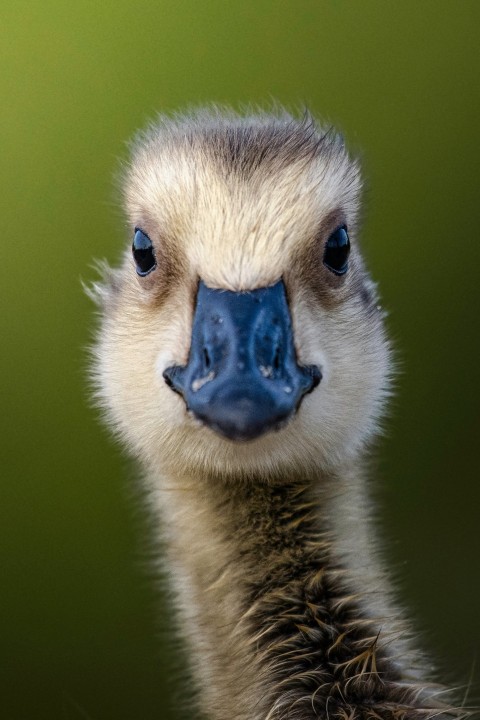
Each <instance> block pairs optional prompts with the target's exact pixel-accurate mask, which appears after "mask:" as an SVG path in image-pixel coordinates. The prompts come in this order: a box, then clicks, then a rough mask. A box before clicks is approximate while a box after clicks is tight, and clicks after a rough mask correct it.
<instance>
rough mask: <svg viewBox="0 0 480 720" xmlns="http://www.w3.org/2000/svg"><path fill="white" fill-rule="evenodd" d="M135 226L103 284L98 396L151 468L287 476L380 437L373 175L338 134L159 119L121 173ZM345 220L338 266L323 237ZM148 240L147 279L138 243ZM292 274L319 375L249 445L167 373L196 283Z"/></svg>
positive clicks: (309, 125) (187, 332)
mask: <svg viewBox="0 0 480 720" xmlns="http://www.w3.org/2000/svg"><path fill="white" fill-rule="evenodd" d="M123 187H124V200H125V206H126V212H127V217H128V224H129V233H128V235H129V237H128V241H127V243H126V248H125V253H124V258H123V262H122V264H121V267H120V268H119V269H116V270H112V271H109V272H107V273H106V277H105V279H104V282H103V283H99V284H97V285H95V286H94V292H95V295H96V297H97V299H98V300H99V302H100V305H101V308H102V323H101V328H100V331H99V333H98V341H97V344H96V348H95V365H94V376H95V381H96V388H97V397H98V399H99V401H100V403H101V404H102V406H103V407H104V408H106V410H107V411H108V416H109V419H110V421H111V422H112V424H113V426H114V428H115V430H116V431H117V432H118V433H119V434H120V436H121V437H122V439H123V440H124V441H126V443H127V444H128V446H129V448H130V449H131V450H132V451H133V453H134V454H135V455H137V456H138V457H139V458H140V459H141V460H142V461H143V463H144V464H145V465H146V466H147V467H157V468H158V467H161V468H165V469H168V468H170V469H172V468H175V471H176V472H184V473H187V474H192V473H198V472H205V473H207V474H208V473H209V474H222V475H229V474H231V475H237V476H238V475H243V476H252V475H255V476H261V477H275V476H278V475H279V474H283V473H284V472H293V471H295V472H296V473H298V472H299V471H300V472H309V471H311V470H312V469H313V468H317V470H318V468H320V469H321V468H329V469H332V468H335V466H337V465H338V464H340V463H343V462H344V461H348V460H349V459H353V458H354V457H355V456H356V455H357V454H358V453H359V451H361V450H362V449H363V447H364V446H365V443H366V442H368V440H369V439H370V438H371V436H372V434H374V432H375V430H376V427H377V422H378V418H379V416H380V415H381V412H382V409H383V405H384V400H385V395H386V393H387V392H388V384H389V382H388V375H389V365H390V362H389V360H390V358H389V349H388V344H387V342H386V340H385V335H384V329H383V322H382V313H381V310H380V309H379V308H378V306H377V298H376V293H375V286H374V285H373V283H372V282H371V280H370V279H369V277H368V275H367V273H366V271H365V268H364V265H363V261H362V258H361V255H360V250H359V247H358V210H359V195H360V191H361V178H360V172H359V167H358V164H357V163H356V162H355V161H352V160H351V159H350V158H349V156H348V154H347V152H346V150H345V147H344V144H343V141H342V139H341V138H340V137H339V136H338V135H336V134H335V133H333V132H332V131H331V130H328V131H326V132H325V131H323V130H322V129H321V128H319V127H318V126H317V125H316V123H315V122H314V120H312V118H311V117H309V116H305V117H304V118H303V119H295V118H294V117H292V116H290V115H289V114H288V113H286V112H283V111H281V112H279V113H277V114H273V115H272V114H267V113H265V114H255V115H251V116H246V117H241V116H238V115H236V114H234V113H232V112H230V111H224V110H221V111H220V110H215V109H213V110H203V111H198V112H195V113H193V114H190V115H185V116H177V117H174V118H160V120H159V121H158V122H157V123H156V124H154V125H152V126H151V127H149V128H148V129H147V131H146V132H144V133H143V134H140V135H139V136H138V137H137V138H136V140H135V143H134V145H133V152H132V157H131V160H130V163H129V165H128V167H127V168H126V170H125V173H124V185H123ZM339 226H344V227H346V228H347V229H348V235H349V238H350V243H351V253H350V258H349V268H348V271H347V272H346V273H345V274H344V275H341V276H340V275H336V274H335V273H332V271H331V270H330V269H328V267H326V266H325V264H324V263H323V258H324V252H325V244H326V242H327V240H328V238H329V237H330V236H331V234H332V233H333V232H334V231H335V229H336V228H338V227H339ZM136 228H140V229H141V230H142V231H143V232H144V233H145V234H146V235H147V236H148V237H149V238H150V239H151V241H152V243H153V248H154V253H155V257H156V268H155V270H154V271H153V272H151V273H150V274H148V275H146V276H145V277H140V276H139V275H138V274H137V273H136V270H135V264H134V261H133V259H132V254H131V250H130V245H131V241H132V237H133V234H134V231H135V229H136ZM280 279H283V281H284V284H285V287H286V291H287V295H288V301H289V307H290V313H291V318H292V324H293V332H294V343H295V350H296V354H297V358H298V361H299V363H301V364H304V365H311V364H315V365H317V366H318V367H319V368H321V372H322V376H323V378H322V382H321V383H320V385H319V387H317V388H316V389H315V391H314V392H312V393H311V394H310V395H308V396H306V397H305V399H304V400H303V402H302V404H301V406H300V408H299V410H298V412H297V413H296V415H295V416H294V417H293V418H292V419H291V421H290V422H289V423H288V425H287V426H286V427H284V428H282V429H281V430H279V431H278V432H270V433H267V434H266V435H264V436H262V437H261V438H258V439H256V440H252V441H250V442H243V443H241V442H233V441H231V440H228V439H225V438H222V437H221V436H219V435H217V434H216V433H215V432H213V431H212V430H211V429H209V428H208V427H205V426H203V425H201V424H200V423H199V422H198V421H197V420H196V419H195V418H194V417H192V416H191V415H190V414H189V413H188V411H187V409H186V406H185V403H184V401H183V399H182V398H181V397H180V396H179V395H177V394H175V393H174V392H172V390H171V388H169V387H168V386H167V384H166V383H165V380H164V378H163V371H164V370H165V369H166V368H167V367H168V366H171V365H172V364H185V363H186V361H187V359H188V355H189V350H190V337H191V329H192V319H193V314H194V308H195V299H196V293H197V288H198V283H199V281H200V280H203V282H204V283H205V284H206V285H207V286H208V287H211V288H217V289H225V290H230V291H235V292H243V291H245V292H246V291H250V290H254V289H257V288H262V287H267V286H270V285H273V284H274V283H276V282H277V281H278V280H280Z"/></svg>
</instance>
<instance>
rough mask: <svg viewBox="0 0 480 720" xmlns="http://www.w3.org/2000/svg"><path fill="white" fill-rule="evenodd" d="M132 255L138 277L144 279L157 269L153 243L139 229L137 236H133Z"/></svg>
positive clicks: (136, 230)
mask: <svg viewBox="0 0 480 720" xmlns="http://www.w3.org/2000/svg"><path fill="white" fill-rule="evenodd" d="M132 253H133V259H134V260H135V266H136V270H137V275H140V276H141V277H144V276H145V275H148V274H149V273H151V272H152V270H155V268H156V267H157V261H156V259H155V253H154V252H153V245H152V241H151V240H150V238H149V237H148V235H146V234H145V233H144V232H143V231H142V230H140V229H139V228H136V229H135V235H134V236H133V243H132Z"/></svg>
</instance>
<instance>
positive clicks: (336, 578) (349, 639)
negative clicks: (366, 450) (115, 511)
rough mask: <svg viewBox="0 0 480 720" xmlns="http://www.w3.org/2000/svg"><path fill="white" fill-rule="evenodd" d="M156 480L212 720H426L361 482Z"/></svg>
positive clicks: (335, 478)
mask: <svg viewBox="0 0 480 720" xmlns="http://www.w3.org/2000/svg"><path fill="white" fill-rule="evenodd" d="M162 486H163V491H162V492H160V493H158V492H157V493H156V494H155V497H156V498H157V499H158V508H159V510H160V512H161V514H162V516H163V528H164V531H165V535H166V544H167V548H168V560H169V563H168V565H169V569H170V571H171V575H172V581H173V584H174V586H175V589H176V591H177V593H178V600H179V603H178V604H179V608H180V618H179V619H180V626H181V629H182V633H183V635H184V637H185V640H186V642H187V647H188V650H189V653H190V656H191V658H192V671H193V675H194V677H195V679H196V681H197V686H198V688H199V696H200V697H199V700H200V705H201V707H202V709H204V710H205V713H206V716H207V717H208V718H209V719H211V720H227V719H228V720H231V718H236V719H237V720H257V719H258V720H260V719H262V720H265V719H266V718H268V720H280V718H282V719H283V718H289V719H290V720H291V719H296V718H298V719H299V720H300V718H301V720H307V719H310V718H312V719H313V718H317V717H319V716H322V717H324V715H325V709H326V708H328V717H329V718H330V720H332V719H333V718H342V719H343V720H345V718H348V717H351V718H353V717H355V718H357V717H362V718H363V717H365V718H367V717H372V718H373V717H377V718H378V717H380V718H391V719H392V720H393V719H394V718H395V719H396V720H398V718H400V717H402V718H403V717H405V718H406V717H409V718H413V717H416V716H417V712H418V717H420V716H421V717H422V718H425V716H426V713H425V709H423V710H418V711H417V710H416V708H420V707H421V706H422V701H421V699H420V698H421V696H422V691H421V688H420V686H419V685H418V684H417V680H418V678H415V677H408V672H407V668H409V667H410V668H411V667H413V666H414V656H413V654H412V653H411V651H410V649H409V648H408V647H407V646H406V642H405V641H403V640H402V639H401V636H402V635H405V629H404V626H403V624H402V622H401V621H399V620H398V612H397V611H396V610H394V609H392V607H391V605H390V602H389V599H388V594H387V592H386V591H385V583H384V581H383V576H382V572H381V570H380V569H379V568H378V565H377V563H376V562H375V560H374V558H373V556H372V551H371V547H372V543H371V537H370V534H369V530H368V523H367V521H366V517H365V511H364V510H363V507H364V505H365V503H364V502H363V501H361V499H360V498H361V496H362V492H363V491H362V481H361V478H360V477H356V475H355V473H354V472H353V471H346V472H345V473H344V474H343V475H342V476H340V475H337V474H335V475H334V474H329V475H325V476H322V477H320V476H318V477H316V478H311V479H309V480H298V481H288V482H283V483H278V481H277V482H276V483H275V484H268V483H266V482H265V481H258V482H254V481H253V480H252V481H237V482H232V481H229V482H228V483H227V482H226V481H224V480H221V479H219V478H205V477H197V478H181V479H179V478H169V481H168V482H163V483H162ZM157 487H158V485H157ZM398 637H400V639H397V640H396V638H398ZM399 658H401V659H399ZM438 712H439V708H438V706H437V707H436V708H435V713H436V714H438Z"/></svg>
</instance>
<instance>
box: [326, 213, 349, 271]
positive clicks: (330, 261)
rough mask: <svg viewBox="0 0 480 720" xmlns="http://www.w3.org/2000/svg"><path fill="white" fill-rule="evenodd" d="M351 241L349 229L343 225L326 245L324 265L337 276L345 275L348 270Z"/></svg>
mask: <svg viewBox="0 0 480 720" xmlns="http://www.w3.org/2000/svg"><path fill="white" fill-rule="evenodd" d="M349 255H350V239H349V237H348V233H347V228H346V227H345V226H344V225H342V227H339V228H337V229H336V230H335V232H333V233H332V234H331V235H330V237H329V238H328V240H327V244H326V245H325V252H324V254H323V264H324V265H325V266H326V267H327V268H328V269H329V270H331V271H332V272H334V273H335V275H344V274H345V273H346V272H347V270H348V256H349Z"/></svg>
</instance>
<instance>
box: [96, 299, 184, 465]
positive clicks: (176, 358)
mask: <svg viewBox="0 0 480 720" xmlns="http://www.w3.org/2000/svg"><path fill="white" fill-rule="evenodd" d="M190 333H191V299H190V297H189V296H187V294H185V295H182V294H180V293H177V294H175V295H172V297H171V298H170V299H169V300H168V302H165V303H164V304H163V306H162V308H161V312H159V309H158V307H155V306H149V305H148V304H139V303H138V302H136V303H133V302H131V303H129V302H124V303H122V305H121V306H119V307H118V308H116V311H115V312H113V313H111V316H110V318H109V320H108V321H106V322H105V323H104V326H103V328H102V330H101V333H100V337H101V341H100V343H99V345H98V347H97V351H96V355H97V358H96V360H97V362H96V367H95V375H96V385H97V388H98V391H97V397H98V399H99V401H100V404H101V405H102V406H103V407H104V409H105V410H106V413H107V416H108V419H109V420H110V423H111V425H113V428H114V430H115V432H116V433H117V434H119V435H120V436H121V438H122V439H123V440H124V441H125V442H126V443H127V444H128V447H129V448H130V450H131V451H132V452H133V453H134V454H135V455H137V456H140V458H141V459H142V460H144V461H147V462H148V461H149V460H150V459H151V458H152V455H155V454H156V453H157V451H158V449H159V448H161V445H162V442H163V440H164V438H165V437H166V436H168V434H169V433H171V431H172V430H175V429H179V430H181V428H182V425H183V424H184V422H185V418H186V412H185V405H184V403H183V401H182V399H181V398H180V397H179V396H178V395H176V394H175V393H173V392H172V391H171V390H170V388H168V387H167V385H166V383H165V381H164V379H163V377H162V371H163V368H164V367H167V366H168V365H170V364H172V363H184V362H186V359H187V357H188V351H189V338H190ZM152 459H153V458H152Z"/></svg>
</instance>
